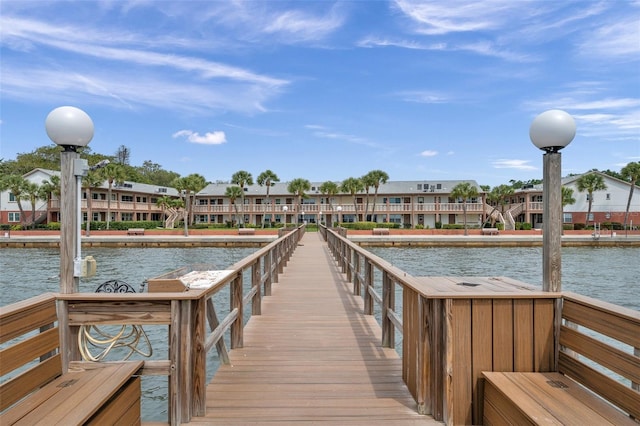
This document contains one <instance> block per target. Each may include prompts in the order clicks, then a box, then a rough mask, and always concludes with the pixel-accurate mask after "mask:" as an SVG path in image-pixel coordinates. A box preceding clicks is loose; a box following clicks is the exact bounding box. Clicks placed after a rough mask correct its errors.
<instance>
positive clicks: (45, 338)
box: [0, 327, 60, 376]
mask: <svg viewBox="0 0 640 426" xmlns="http://www.w3.org/2000/svg"><path fill="white" fill-rule="evenodd" d="M59 339H60V335H59V333H58V328H57V327H56V328H51V329H49V330H47V331H45V332H43V333H38V334H36V335H35V336H32V337H29V338H27V339H25V340H23V341H21V342H18V343H16V344H14V345H12V346H9V347H7V348H5V349H2V350H0V376H4V375H5V374H7V373H9V372H11V371H13V370H15V369H16V368H18V367H20V366H22V365H24V364H26V363H28V362H30V361H33V360H34V359H36V358H39V357H41V356H43V355H45V354H47V353H49V352H51V351H53V350H55V349H57V348H58V346H60V340H59Z"/></svg>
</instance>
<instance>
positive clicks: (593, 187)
mask: <svg viewBox="0 0 640 426" xmlns="http://www.w3.org/2000/svg"><path fill="white" fill-rule="evenodd" d="M576 185H577V187H578V191H579V192H585V191H586V192H587V194H588V197H589V208H588V209H587V217H586V219H585V221H584V226H585V228H586V227H587V225H588V224H589V216H591V206H592V204H593V193H594V192H595V191H604V190H605V189H607V185H606V184H605V183H604V178H603V177H602V176H601V175H600V174H598V173H588V174H584V175H582V176H580V177H579V178H578V180H577V181H576Z"/></svg>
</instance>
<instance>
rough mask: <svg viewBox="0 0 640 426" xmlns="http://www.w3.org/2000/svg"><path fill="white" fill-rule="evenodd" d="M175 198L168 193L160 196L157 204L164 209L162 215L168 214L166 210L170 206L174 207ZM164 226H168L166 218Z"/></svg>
mask: <svg viewBox="0 0 640 426" xmlns="http://www.w3.org/2000/svg"><path fill="white" fill-rule="evenodd" d="M173 200H174V199H173V198H171V197H169V196H168V195H163V196H162V197H160V198H158V199H157V200H156V206H158V207H160V208H161V209H162V217H165V216H166V213H165V212H166V210H167V209H168V208H170V207H174V206H173ZM164 222H165V223H164V226H165V228H166V227H167V224H166V219H165V221H164Z"/></svg>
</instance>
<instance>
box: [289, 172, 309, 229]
mask: <svg viewBox="0 0 640 426" xmlns="http://www.w3.org/2000/svg"><path fill="white" fill-rule="evenodd" d="M310 189H311V182H309V181H308V180H307V179H303V178H296V179H294V180H292V181H291V182H289V185H288V186H287V191H289V192H290V193H292V194H294V195H295V196H296V197H297V198H298V212H301V211H302V199H303V198H305V197H306V196H307V195H306V194H305V191H308V190H310ZM298 217H299V216H298V214H296V218H298ZM296 222H297V224H298V225H300V221H299V220H298V221H296Z"/></svg>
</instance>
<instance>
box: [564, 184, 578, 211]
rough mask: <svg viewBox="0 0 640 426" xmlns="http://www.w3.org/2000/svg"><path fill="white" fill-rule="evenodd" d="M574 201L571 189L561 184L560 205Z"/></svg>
mask: <svg viewBox="0 0 640 426" xmlns="http://www.w3.org/2000/svg"><path fill="white" fill-rule="evenodd" d="M575 202H576V199H575V198H573V189H571V188H569V187H567V186H563V187H562V207H565V206H569V205H571V204H573V203H575Z"/></svg>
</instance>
